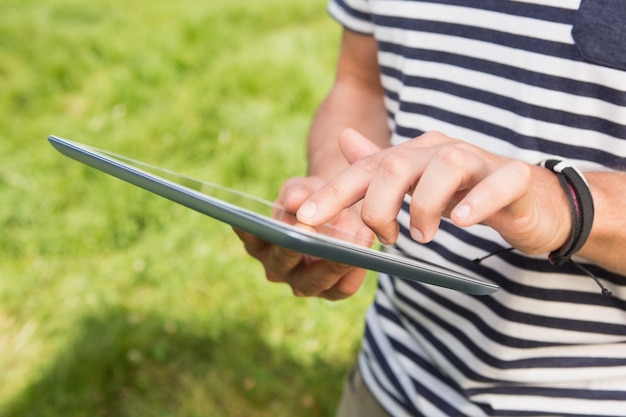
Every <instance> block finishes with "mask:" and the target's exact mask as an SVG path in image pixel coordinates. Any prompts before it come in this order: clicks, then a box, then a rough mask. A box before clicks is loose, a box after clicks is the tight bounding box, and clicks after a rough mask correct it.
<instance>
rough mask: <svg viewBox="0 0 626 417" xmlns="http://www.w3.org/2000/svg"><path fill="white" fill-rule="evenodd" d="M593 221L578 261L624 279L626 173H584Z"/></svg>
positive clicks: (625, 254) (625, 269) (625, 260)
mask: <svg viewBox="0 0 626 417" xmlns="http://www.w3.org/2000/svg"><path fill="white" fill-rule="evenodd" d="M585 177H586V178H587V181H588V182H589V185H590V187H591V192H592V194H593V199H594V205H595V218H594V222H593V227H592V229H591V234H590V236H589V239H588V240H587V243H586V244H585V246H583V248H582V249H581V251H580V252H579V253H578V255H580V256H581V257H583V258H585V259H587V260H589V261H591V262H593V263H595V264H597V265H598V266H600V267H602V268H605V269H607V270H609V271H612V272H615V273H618V274H621V275H626V217H625V216H624V203H625V202H626V173H621V172H587V173H585Z"/></svg>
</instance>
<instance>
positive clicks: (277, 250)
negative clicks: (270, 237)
mask: <svg viewBox="0 0 626 417" xmlns="http://www.w3.org/2000/svg"><path fill="white" fill-rule="evenodd" d="M304 256H305V255H303V254H302V253H300V252H296V251H293V250H290V249H287V248H284V247H282V246H277V245H272V246H271V247H270V248H269V251H268V253H267V256H266V258H265V260H264V262H263V264H264V266H265V275H266V276H267V279H268V280H269V281H272V282H289V281H290V276H292V275H293V274H294V273H295V272H296V271H297V269H298V267H299V266H300V264H301V263H302V261H303V259H304Z"/></svg>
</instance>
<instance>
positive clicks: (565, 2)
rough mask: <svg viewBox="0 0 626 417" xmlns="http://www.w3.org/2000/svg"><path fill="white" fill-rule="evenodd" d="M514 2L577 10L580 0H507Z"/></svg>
mask: <svg viewBox="0 0 626 417" xmlns="http://www.w3.org/2000/svg"><path fill="white" fill-rule="evenodd" d="M509 1H513V2H516V3H528V4H537V5H539V6H549V7H558V8H561V9H569V10H577V9H578V7H579V6H580V0H509Z"/></svg>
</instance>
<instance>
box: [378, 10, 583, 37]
mask: <svg viewBox="0 0 626 417" xmlns="http://www.w3.org/2000/svg"><path fill="white" fill-rule="evenodd" d="M372 12H373V13H374V14H377V15H381V16H401V17H403V18H408V19H423V20H431V21H436V22H442V23H451V24H459V25H466V26H467V25H472V24H473V23H477V25H476V27H478V28H480V29H489V30H495V31H499V32H506V33H512V34H515V35H522V36H528V37H532V38H539V39H546V40H550V41H554V42H561V43H572V36H571V29H572V27H571V25H565V24H562V23H554V22H546V21H541V20H537V19H534V18H530V17H524V16H512V15H510V14H505V13H499V12H495V11H491V10H483V9H475V8H471V7H463V6H452V5H443V4H435V3H427V2H408V1H402V0H401V1H374V2H372Z"/></svg>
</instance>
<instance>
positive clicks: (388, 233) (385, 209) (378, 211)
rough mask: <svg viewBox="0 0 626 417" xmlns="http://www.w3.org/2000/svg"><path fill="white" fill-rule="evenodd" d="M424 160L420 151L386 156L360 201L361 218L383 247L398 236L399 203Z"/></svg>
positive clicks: (418, 174)
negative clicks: (361, 205) (361, 204)
mask: <svg viewBox="0 0 626 417" xmlns="http://www.w3.org/2000/svg"><path fill="white" fill-rule="evenodd" d="M426 161H427V158H424V152H421V151H420V150H418V151H415V150H405V151H403V152H389V153H387V154H386V155H385V157H384V158H382V160H381V161H380V169H379V170H378V171H377V172H376V174H375V175H374V177H373V178H372V181H371V183H370V186H369V188H368V190H367V192H366V194H365V198H364V200H363V207H362V209H361V218H362V219H363V222H364V223H365V224H366V225H367V226H368V227H370V228H371V229H372V230H373V231H374V233H376V235H377V236H378V238H379V239H380V241H381V242H382V243H385V244H391V243H393V242H395V240H396V239H397V237H398V233H399V226H398V222H397V216H398V213H399V211H400V208H401V207H402V202H403V200H404V197H405V196H406V194H407V193H409V192H410V191H411V189H412V188H413V184H414V183H415V182H416V181H417V179H418V178H419V177H420V175H421V173H422V170H423V169H424V165H425V163H426Z"/></svg>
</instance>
